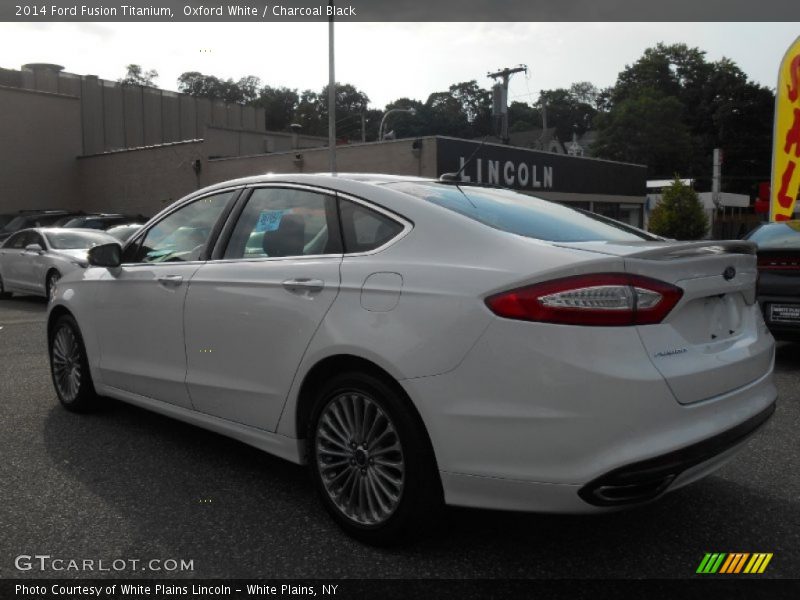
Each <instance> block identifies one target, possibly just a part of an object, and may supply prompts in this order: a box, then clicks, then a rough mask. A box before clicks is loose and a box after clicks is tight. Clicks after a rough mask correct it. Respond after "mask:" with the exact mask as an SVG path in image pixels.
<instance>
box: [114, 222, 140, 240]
mask: <svg viewBox="0 0 800 600" xmlns="http://www.w3.org/2000/svg"><path fill="white" fill-rule="evenodd" d="M142 227H144V225H143V224H142V223H128V224H126V225H115V226H114V227H109V228H108V229H106V233H107V234H108V235H110V236H113V237H115V238H116V239H118V240H119V241H120V243H122V242H127V241H128V240H129V239H130V238H131V236H133V234H134V233H136V232H137V231H139V230H140V229H141V228H142Z"/></svg>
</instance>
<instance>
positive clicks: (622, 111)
mask: <svg viewBox="0 0 800 600" xmlns="http://www.w3.org/2000/svg"><path fill="white" fill-rule="evenodd" d="M597 129H598V131H597V139H596V140H595V143H594V144H593V146H592V151H593V153H594V154H595V155H597V156H600V157H602V158H607V159H610V160H618V161H623V162H631V163H639V164H645V165H647V167H648V175H649V176H650V177H663V176H664V174H666V173H670V172H672V173H675V172H676V171H678V172H681V171H683V172H685V170H686V169H687V168H688V167H689V165H690V164H691V156H692V140H691V137H690V135H689V130H688V128H687V126H686V125H685V124H684V122H683V106H682V105H681V103H680V101H679V100H678V99H676V98H674V97H670V96H664V95H661V94H659V92H657V91H655V90H646V91H644V92H642V93H640V94H639V95H636V96H629V97H627V98H625V99H624V100H622V101H621V102H619V103H618V104H615V105H614V108H613V110H611V111H609V112H608V113H605V114H601V115H599V116H598V119H597Z"/></svg>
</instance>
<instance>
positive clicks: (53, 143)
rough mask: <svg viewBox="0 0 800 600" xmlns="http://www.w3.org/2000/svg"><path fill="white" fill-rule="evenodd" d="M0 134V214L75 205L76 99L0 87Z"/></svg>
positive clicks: (78, 106) (78, 135) (78, 148)
mask: <svg viewBox="0 0 800 600" xmlns="http://www.w3.org/2000/svg"><path fill="white" fill-rule="evenodd" d="M0 132H2V134H0V213H5V212H13V211H17V210H20V209H30V208H64V207H70V206H75V205H76V204H77V203H79V198H80V197H79V195H78V177H77V173H76V169H75V159H76V157H77V156H79V155H80V154H81V146H82V137H81V104H80V101H79V100H78V98H76V97H74V96H66V95H60V94H55V93H44V92H34V91H30V90H25V89H20V88H9V87H0Z"/></svg>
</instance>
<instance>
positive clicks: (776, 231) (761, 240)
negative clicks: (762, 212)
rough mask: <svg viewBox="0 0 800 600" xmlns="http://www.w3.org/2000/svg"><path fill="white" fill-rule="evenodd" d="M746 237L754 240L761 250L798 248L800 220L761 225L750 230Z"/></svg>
mask: <svg viewBox="0 0 800 600" xmlns="http://www.w3.org/2000/svg"><path fill="white" fill-rule="evenodd" d="M746 239H748V240H750V241H751V242H755V243H756V245H757V246H758V247H759V249H762V250H779V249H784V248H787V249H790V248H791V249H798V250H800V221H790V222H789V223H770V224H769V225H762V226H761V227H759V228H758V229H755V230H754V231H752V232H750V234H749V235H748V236H747V237H746Z"/></svg>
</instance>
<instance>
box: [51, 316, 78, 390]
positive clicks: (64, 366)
mask: <svg viewBox="0 0 800 600" xmlns="http://www.w3.org/2000/svg"><path fill="white" fill-rule="evenodd" d="M52 357H53V366H52V369H53V380H54V382H55V384H56V386H57V387H58V392H59V394H60V395H61V397H62V399H63V400H65V401H67V402H71V401H72V400H74V399H75V398H76V396H77V395H78V392H79V391H80V389H81V381H82V379H83V372H82V370H81V361H82V354H81V347H80V345H79V344H78V339H77V337H75V333H74V332H73V331H72V329H71V328H70V327H68V326H63V327H61V328H60V329H59V330H58V332H57V333H56V336H55V339H54V340H53V346H52Z"/></svg>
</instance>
